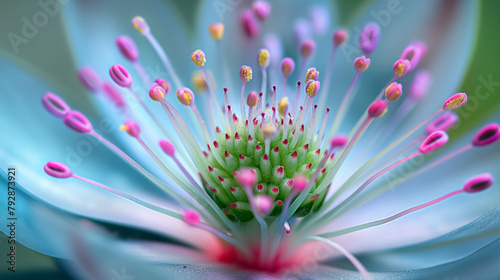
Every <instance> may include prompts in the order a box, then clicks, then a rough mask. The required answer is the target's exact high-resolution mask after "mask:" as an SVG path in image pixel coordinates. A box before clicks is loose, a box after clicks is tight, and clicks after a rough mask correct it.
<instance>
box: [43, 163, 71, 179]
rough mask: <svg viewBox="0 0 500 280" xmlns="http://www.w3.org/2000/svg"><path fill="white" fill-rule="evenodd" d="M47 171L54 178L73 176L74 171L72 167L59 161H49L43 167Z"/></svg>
mask: <svg viewBox="0 0 500 280" xmlns="http://www.w3.org/2000/svg"><path fill="white" fill-rule="evenodd" d="M43 170H44V171H45V173H47V174H48V175H49V176H52V177H54V178H60V179H65V178H69V177H71V176H73V172H72V171H71V169H70V168H69V167H68V166H67V165H66V164H64V163H60V162H57V161H49V162H47V164H46V165H45V166H44V167H43Z"/></svg>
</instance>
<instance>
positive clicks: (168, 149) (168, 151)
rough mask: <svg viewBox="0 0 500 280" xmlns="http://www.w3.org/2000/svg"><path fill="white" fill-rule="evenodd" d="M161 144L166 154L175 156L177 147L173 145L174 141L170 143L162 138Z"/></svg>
mask: <svg viewBox="0 0 500 280" xmlns="http://www.w3.org/2000/svg"><path fill="white" fill-rule="evenodd" d="M159 144H160V147H161V149H162V150H163V152H165V154H167V155H169V156H171V157H173V156H174V154H175V148H174V145H172V143H170V142H169V141H167V140H160V142H159ZM209 169H210V166H209ZM212 170H213V168H212Z"/></svg>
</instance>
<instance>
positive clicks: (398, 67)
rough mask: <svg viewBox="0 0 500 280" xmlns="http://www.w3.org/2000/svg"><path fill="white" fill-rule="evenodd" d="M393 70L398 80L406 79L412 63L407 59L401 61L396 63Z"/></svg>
mask: <svg viewBox="0 0 500 280" xmlns="http://www.w3.org/2000/svg"><path fill="white" fill-rule="evenodd" d="M392 70H393V71H394V75H396V76H397V77H398V78H401V77H404V76H405V75H406V74H407V73H408V71H409V70H410V61H408V60H406V59H399V60H398V61H396V63H394V67H393V68H392Z"/></svg>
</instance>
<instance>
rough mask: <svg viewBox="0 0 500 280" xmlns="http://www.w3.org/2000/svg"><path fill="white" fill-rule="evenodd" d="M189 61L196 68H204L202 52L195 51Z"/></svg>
mask: <svg viewBox="0 0 500 280" xmlns="http://www.w3.org/2000/svg"><path fill="white" fill-rule="evenodd" d="M191 60H192V61H193V63H194V65H196V66H200V67H201V66H204V65H205V62H207V59H206V58H205V53H204V52H203V51H202V50H196V51H194V52H193V53H192V54H191Z"/></svg>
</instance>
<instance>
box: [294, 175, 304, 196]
mask: <svg viewBox="0 0 500 280" xmlns="http://www.w3.org/2000/svg"><path fill="white" fill-rule="evenodd" d="M306 187H307V178H306V177H305V176H303V175H297V176H295V177H294V178H293V189H294V190H295V191H296V192H298V193H300V192H302V191H303V190H305V189H306Z"/></svg>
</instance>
